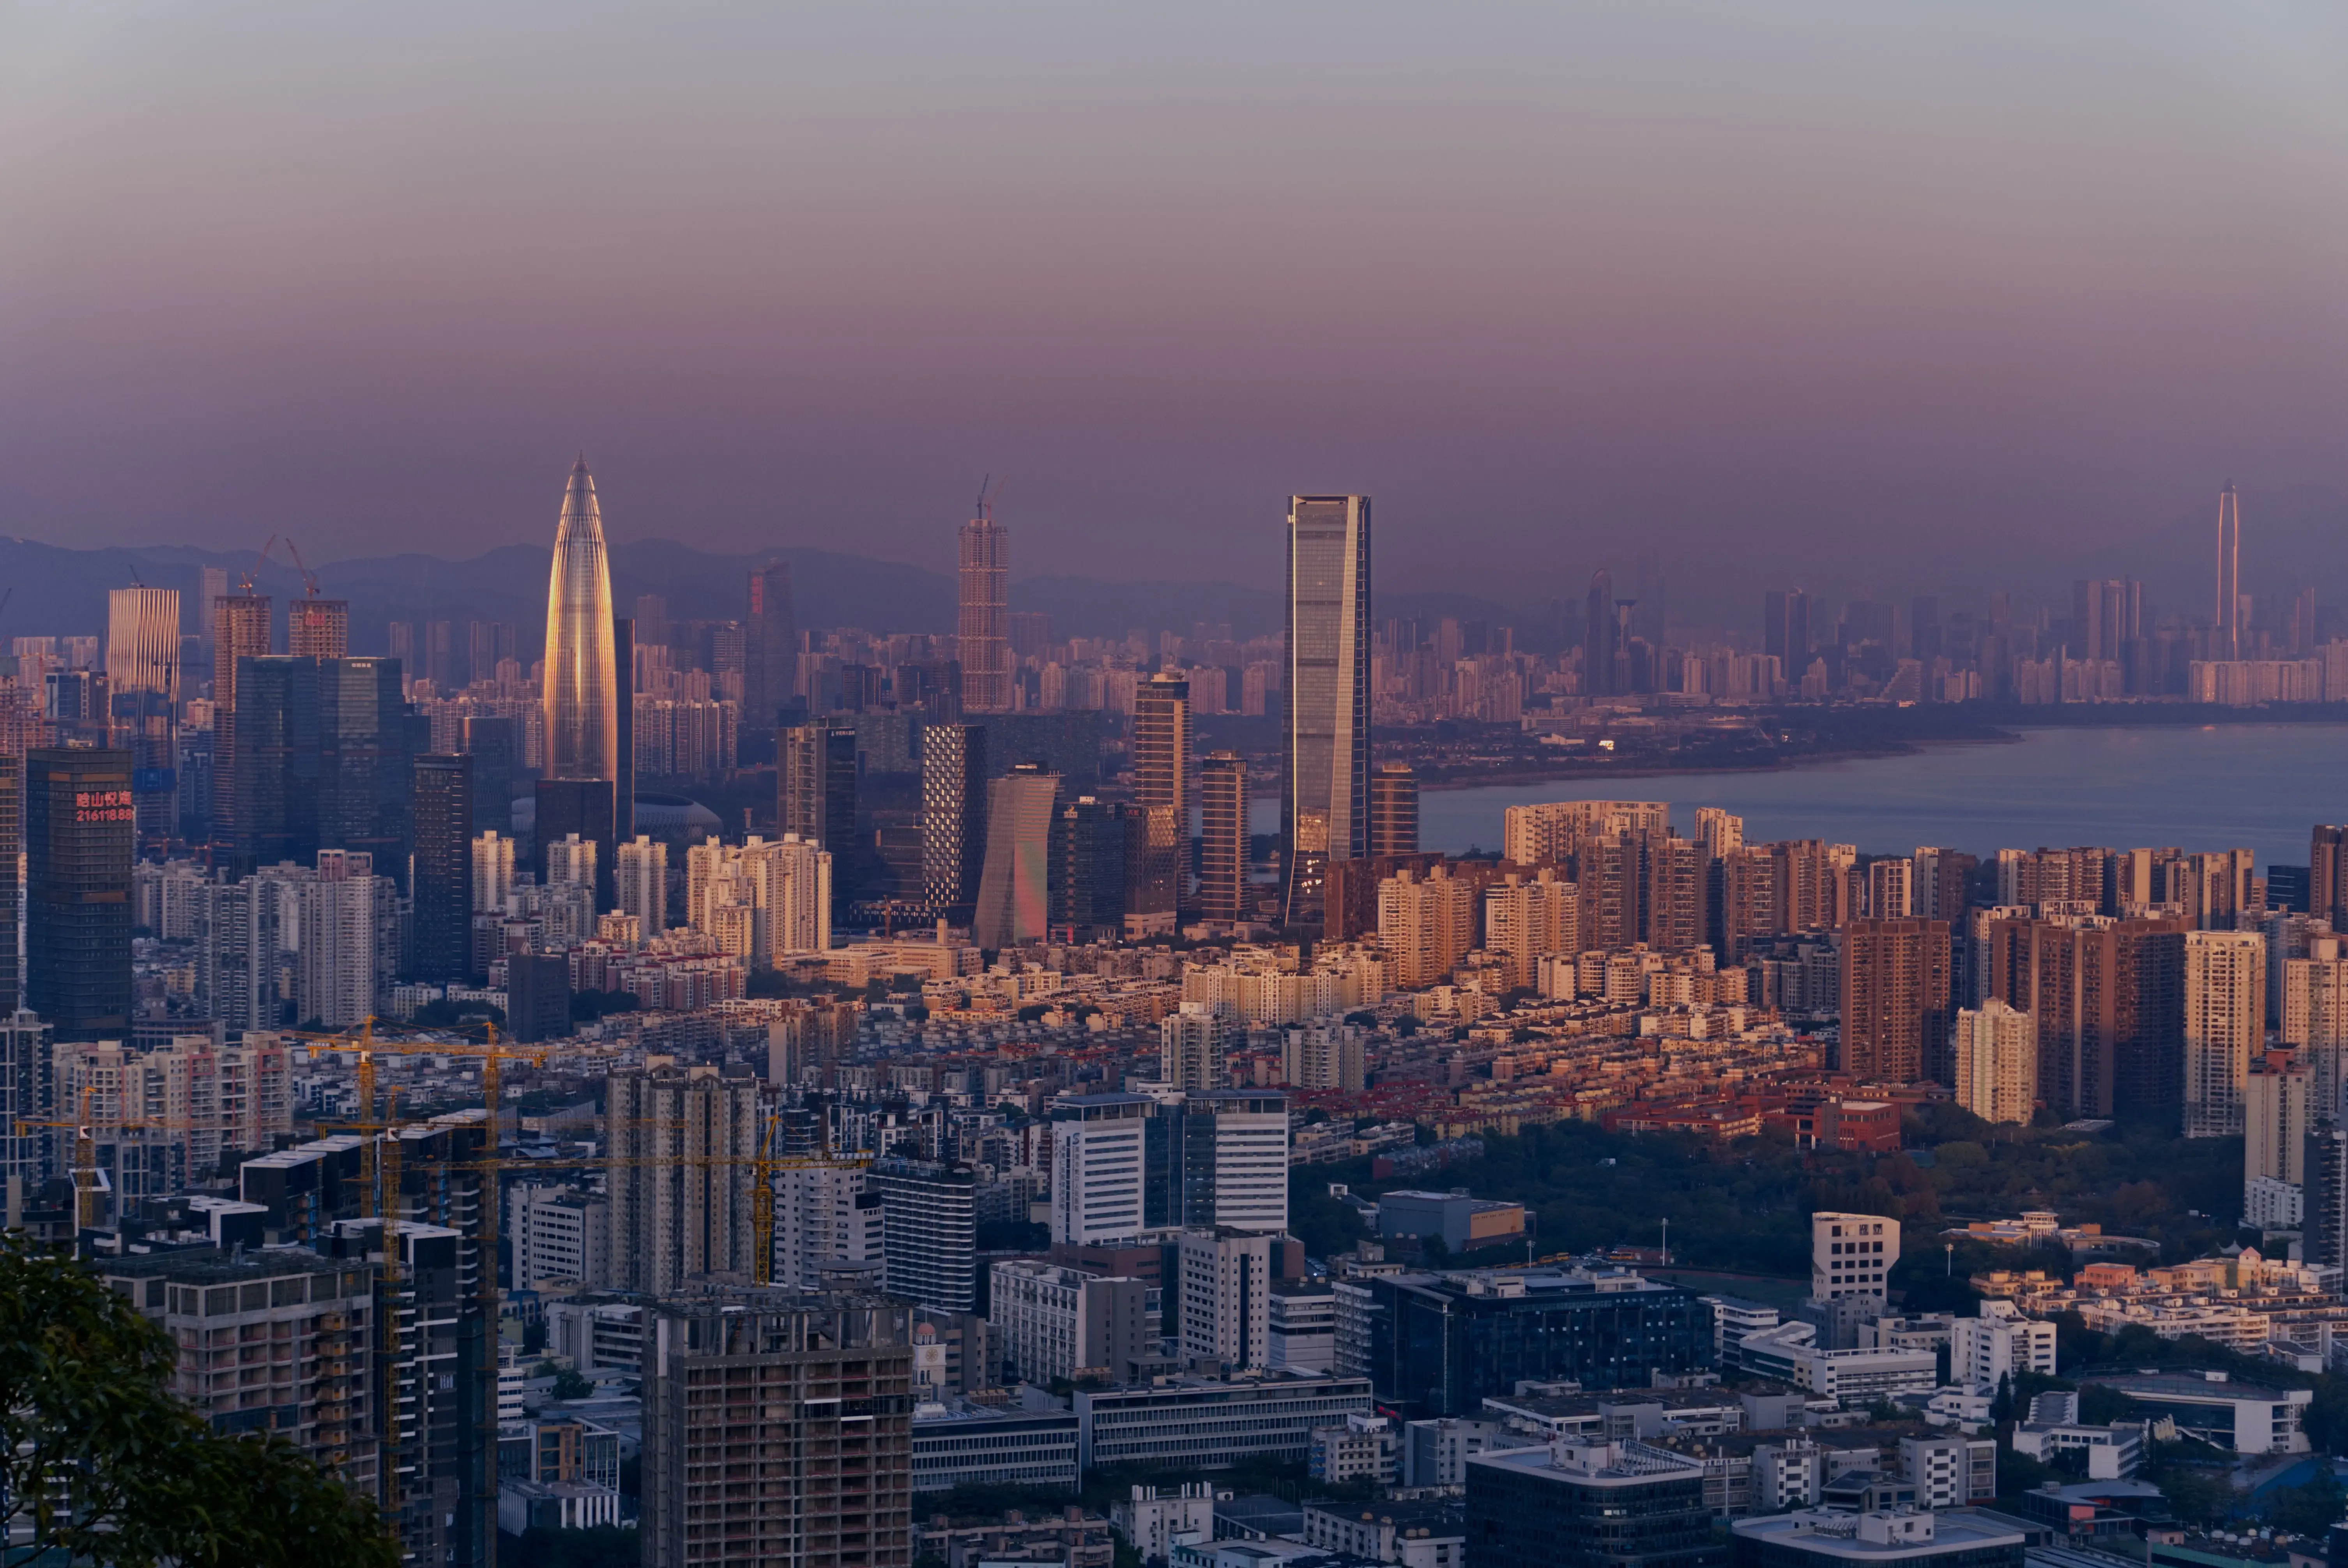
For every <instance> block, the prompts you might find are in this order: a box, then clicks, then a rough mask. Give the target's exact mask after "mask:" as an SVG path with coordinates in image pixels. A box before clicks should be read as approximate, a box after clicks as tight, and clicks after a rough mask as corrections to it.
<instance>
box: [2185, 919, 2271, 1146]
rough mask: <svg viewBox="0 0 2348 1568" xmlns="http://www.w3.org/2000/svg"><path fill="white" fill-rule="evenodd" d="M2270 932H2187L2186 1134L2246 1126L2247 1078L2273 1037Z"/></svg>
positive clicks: (2220, 1133)
mask: <svg viewBox="0 0 2348 1568" xmlns="http://www.w3.org/2000/svg"><path fill="white" fill-rule="evenodd" d="M2266 948H2267V945H2266V939H2265V938H2262V937H2260V935H2259V934H2258V933H2257V932H2255V931H2188V932H2187V933H2186V934H2185V1135H2186V1136H2187V1137H2188V1138H2225V1137H2230V1136H2231V1135H2232V1134H2234V1133H2237V1132H2240V1131H2241V1130H2242V1081H2243V1080H2244V1079H2245V1078H2247V1077H2248V1076H2249V1074H2250V1059H2251V1058H2252V1057H2253V1056H2255V1055H2257V1054H2258V1052H2259V1051H2260V1050H2262V1049H2263V1048H2264V1047H2265V1044H2266V1028H2267V951H2266Z"/></svg>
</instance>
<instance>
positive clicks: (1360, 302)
mask: <svg viewBox="0 0 2348 1568" xmlns="http://www.w3.org/2000/svg"><path fill="white" fill-rule="evenodd" d="M0 30H5V31H0V85H5V90H0V199H5V201H6V203H7V206H8V209H9V210H10V212H11V214H12V218H11V221H10V223H9V225H8V232H7V235H6V237H5V240H0V466H5V472H6V473H7V474H8V475H9V485H8V487H7V495H6V497H5V502H0V532H5V533H10V534H15V535H18V536H21V537H25V538H35V539H44V540H49V541H52V542H57V543H74V544H81V545H87V544H97V543H129V542H139V543H157V542H173V543H190V544H203V545H206V546H209V547H211V548H252V546H253V545H254V544H255V543H257V541H258V539H259V538H263V537H265V536H266V535H268V534H270V533H272V532H279V533H289V534H293V535H294V536H296V537H298V538H302V539H303V540H304V544H305V546H306V547H307V548H309V549H310V551H311V553H312V554H313V555H314V557H316V558H318V559H325V560H331V559H337V558H343V557H354V556H367V555H375V554H379V553H387V548H386V547H387V546H389V545H390V544H392V543H393V542H395V541H396V545H397V547H398V548H412V549H419V550H424V551H427V552H430V553H434V554H438V555H439V556H441V557H443V558H445V559H465V558H468V557H469V556H471V555H473V554H475V553H477V552H478V551H479V548H482V547H484V546H487V545H493V544H499V543H515V542H531V543H535V542H538V541H539V539H540V538H541V535H542V533H543V529H544V527H545V523H544V518H545V515H546V502H545V498H544V497H545V494H546V489H547V487H548V485H549V484H550V482H551V477H559V475H560V472H561V466H562V465H563V464H565V463H567V462H568V460H569V458H570V456H572V454H573V453H575V452H576V451H577V450H578V449H579V448H580V447H581V446H582V445H583V446H586V447H587V448H589V450H590V455H591V456H592V458H593V460H594V461H595V463H596V465H597V471H598V474H599V476H600V477H602V483H603V489H604V493H605V499H606V510H607V517H608V518H609V521H610V525H611V527H612V529H613V537H614V538H615V539H617V540H621V541H625V540H629V539H636V538H674V539H677V540H680V541H682V542H685V543H687V544H691V545H694V546H695V547H697V548H706V549H715V550H719V551H728V552H730V551H743V552H747V551H755V550H758V549H765V548H774V547H777V546H788V545H799V546H818V547H822V548H844V549H850V550H852V551H855V552H858V553H865V554H870V555H874V556H878V557H881V558H883V559H892V560H899V561H904V562H908V563H922V564H928V563H934V562H936V561H937V560H938V559H939V558H940V555H941V551H942V541H943V540H944V539H945V538H946V537H947V535H948V533H949V531H950V530H951V529H952V528H953V526H954V525H955V524H956V523H958V522H959V521H960V520H961V518H962V517H963V515H964V514H965V512H966V510H967V506H968V500H969V497H970V495H971V493H972V492H973V490H974V488H975V484H976V480H977V478H978V477H979V476H980V475H982V474H983V473H986V472H989V471H992V472H994V473H996V474H998V475H1005V476H1008V477H1009V480H1010V484H1009V487H1008V488H1007V490H1006V492H1005V495H1004V499H1003V510H1004V518H1005V519H1006V520H1008V521H1015V522H1016V523H1017V524H1018V526H1019V527H1020V528H1021V529H1022V530H1023V538H1024V539H1025V541H1026V546H1025V549H1024V550H1023V552H1022V558H1021V564H1020V566H1019V568H1018V569H1019V571H1020V572H1022V573H1023V574H1025V573H1030V572H1034V571H1036V570H1040V569H1042V567H1043V563H1045V562H1046V561H1048V562H1051V563H1053V565H1054V567H1055V568H1056V569H1059V570H1063V571H1071V572H1078V573H1084V574H1089V575H1095V576H1102V577H1110V578H1175V579H1230V580H1235V581H1242V582H1258V583H1267V584H1268V583H1269V582H1270V581H1271V579H1272V578H1273V576H1274V575H1275V573H1276V569H1277V565H1278V547H1277V533H1278V528H1277V520H1278V516H1279V508H1280V505H1281V498H1282V497H1284V496H1286V495H1289V494H1292V493H1295V492H1298V491H1313V490H1318V489H1344V490H1358V491H1365V492H1369V493H1373V494H1375V495H1377V496H1378V497H1380V500H1381V505H1382V508H1383V513H1384V516H1385V518H1387V519H1388V524H1387V532H1386V534H1385V539H1384V541H1383V545H1384V550H1385V555H1384V560H1385V565H1386V568H1387V570H1388V573H1389V580H1390V581H1394V582H1397V583H1399V582H1401V581H1403V580H1404V579H1406V578H1407V579H1410V580H1413V581H1415V582H1420V583H1425V584H1426V585H1429V586H1435V587H1441V588H1446V589H1455V590H1463V591H1464V590H1476V589H1490V587H1491V586H1492V585H1493V582H1494V580H1495V579H1500V578H1503V577H1506V578H1508V579H1510V581H1511V586H1512V588H1513V589H1515V597H1517V598H1519V599H1522V600H1533V599H1535V597H1536V596H1537V595H1541V594H1555V593H1560V592H1563V593H1572V592H1576V591H1578V590H1579V589H1580V587H1581V583H1582V581H1583V580H1584V579H1586V576H1587V573H1588V571H1589V570H1590V569H1591V568H1592V567H1595V566H1598V565H1612V566H1613V567H1614V568H1615V569H1616V570H1617V571H1618V572H1619V571H1621V570H1622V569H1624V568H1625V567H1626V566H1627V564H1628V563H1627V559H1626V557H1627V552H1626V551H1625V550H1624V549H1623V548H1622V540H1623V539H1624V538H1627V537H1630V536H1632V535H1635V536H1636V537H1637V538H1638V539H1639V540H1640V541H1641V543H1642V545H1643V547H1646V548H1662V549H1663V550H1666V551H1668V552H1670V553H1671V554H1672V555H1673V557H1674V558H1675V563H1676V564H1677V565H1679V567H1680V571H1679V573H1678V581H1677V585H1676V588H1677V596H1678V600H1679V602H1680V604H1681V605H1682V607H1683V608H1684V610H1686V611H1688V612H1689V613H1691V614H1702V615H1705V616H1707V617H1709V618H1711V619H1714V620H1718V621H1720V622H1721V623H1723V624H1725V623H1726V622H1727V621H1728V620H1729V619H1730V617H1731V616H1732V614H1734V615H1736V616H1740V617H1741V616H1742V614H1743V613H1744V609H1743V606H1744V598H1743V595H1742V593H1741V592H1737V591H1735V590H1736V589H1739V588H1741V586H1742V579H1744V577H1745V576H1746V574H1748V573H1750V572H1753V571H1756V570H1763V569H1769V570H1772V571H1777V570H1786V569H1790V570H1791V571H1792V573H1793V575H1795V576H1797V577H1799V578H1801V579H1804V580H1807V581H1808V582H1809V583H1810V585H1811V586H1812V587H1813V589H1818V590H1823V591H1828V592H1832V593H1852V594H1859V593H1873V594H1879V595H1882V596H1885V597H1892V596H1898V595H1904V594H1906V593H1910V592H1915V591H1925V590H1927V589H1938V590H1940V591H1942V592H1944V593H1948V592H1952V591H1963V592H1969V593H1974V594H1985V593H1987V592H1989V591H1991V590H1993V589H1999V588H2012V589H2016V590H2017V591H2020V592H2022V593H2024V595H2025V596H2028V595H2032V594H2034V593H2036V592H2039V591H2045V592H2048V593H2051V594H2059V593H2060V592H2061V590H2062V589H2063V587H2064V584H2065V581H2066V580H2067V579H2068V578H2069V577H2071V576H2074V575H2090V574H2094V575H2104V574H2111V573H2117V572H2120V571H2122V570H2127V571H2130V572H2131V573H2132V574H2133V575H2140V576H2147V577H2151V578H2153V579H2154V586H2155V589H2156V591H2157V593H2158V594H2159V596H2160V597H2161V599H2162V600H2163V601H2164V602H2166V601H2168V600H2169V599H2170V598H2171V597H2172V596H2173V595H2177V594H2181V593H2182V591H2183V590H2184V589H2185V587H2186V584H2185V582H2184V581H2183V580H2178V581H2177V582H2175V583H2174V584H2171V583H2169V582H2167V581H2165V580H2163V579H2165V578H2168V577H2172V576H2173V577H2178V578H2179V579H2181V578H2182V575H2183V573H2184V572H2186V571H2187V570H2188V569H2199V564H2200V555H2201V552H2200V551H2199V548H2194V546H2195V545H2197V544H2198V538H2199V525H2201V524H2202V523H2203V522H2204V521H2205V520H2206V518H2207V517H2208V515H2209V497H2212V496H2214V494H2215V492H2216V490H2217V487H2219V485H2220V484H2221V483H2223V482H2224V481H2225V480H2227V479H2229V478H2232V479H2234V480H2236V481H2238V482H2239V483H2240V485H2241V486H2242V487H2243V492H2244V495H2245V497H2246V510H2248V511H2249V512H2250V514H2251V515H2252V516H2253V518H2258V519H2260V520H2262V521H2263V522H2264V523H2265V524H2266V526H2267V527H2268V528H2269V530H2270V531H2269V538H2271V539H2274V540H2279V541H2288V545H2287V548H2282V549H2273V550H2270V551H2269V552H2268V553H2267V555H2265V556H2264V557H2262V558H2260V559H2256V560H2254V562H2253V565H2252V569H2251V570H2252V581H2253V583H2254V585H2255V586H2257V587H2259V588H2260V589H2262V590H2268V591H2282V590H2284V589H2287V588H2288V587H2289V586H2291V583H2290V582H2288V581H2286V580H2285V579H2286V578H2288V577H2290V576H2291V574H2299V575H2302V576H2312V577H2314V578H2317V579H2322V580H2324V581H2325V582H2326V583H2327V584H2329V583H2330V582H2332V581H2335V580H2338V579H2339V578H2340V576H2341V568H2342V566H2343V559H2342V555H2341V552H2340V550H2339V548H2338V546H2337V544H2336V540H2337V539H2338V538H2339V537H2340V534H2341V530H2342V526H2343V524H2348V500H2343V494H2348V458H2343V453H2344V452H2348V443H2343V440H2342V439H2341V436H2342V432H2343V415H2348V369H2343V366H2348V311H2343V306H2342V303H2341V299H2340V294H2339V291H2338V289H2337V286H2336V280H2337V278H2338V276H2339V275H2340V272H2341V269H2342V266H2343V262H2348V210H2343V208H2342V206H2341V204H2340V203H2339V202H2337V201H2336V200H2331V193H2332V192H2333V190H2335V189H2336V175H2337V170H2338V169H2339V167H2340V166H2341V162H2342V159H2343V157H2348V108H2343V98H2342V96H2341V94H2340V93H2339V92H2338V90H2337V89H2338V77H2337V72H2336V68H2335V67H2336V62H2337V61H2338V60H2339V58H2341V57H2342V55H2343V52H2348V22H2343V18H2342V16H2341V15H2340V14H2339V13H2338V12H2337V11H2336V10H2335V9H2333V8H2330V7H2323V6H2315V5H2298V6H2291V5H2277V6H2264V5H2261V6H2240V7H2235V6H2230V7H2227V8H2225V9H2224V10H2223V11H2222V12H2217V11H2211V10H2209V9H2206V8H2199V7H2191V6H2176V5H2168V6H2140V5H2078V6H2070V7H2065V8H2062V9H2060V10H2055V11H2050V10H2048V9H2046V8H2044V7H2041V6H2034V5H2005V4H1996V5H1967V6H1940V7H1909V8H1900V9H1887V8H1883V7H1879V6H1870V5H1820V4H1809V3H1804V4H1792V5H1773V6H1770V7H1767V8H1765V9H1754V8H1746V7H1726V6H1706V5H1644V6H1638V7H1625V8H1616V9H1601V8H1594V7H1571V8H1567V7H1530V6H1470V7H1466V8H1459V7H1443V8H1440V9H1439V10H1437V9H1427V8H1411V7H1403V6H1375V7H1352V6H1311V5H1308V6H1295V7H1283V8H1280V9H1278V10H1276V11H1264V10H1261V9H1257V8H1250V7H1233V6H1220V5H1198V6H1183V7H1169V8H1156V9H1131V8H1128V9H1121V10H1103V9H1099V8H1095V7H1086V6H1081V5H1023V6H1017V7H1011V8H1002V7H961V6H951V5H929V6H914V7H896V8H890V9H889V10H887V11H870V10H856V9H851V8H846V7H831V8H813V7H804V6H794V7H788V8H783V9H779V10H774V11H767V12H761V11H758V10H756V9H753V8H744V9H741V10H730V9H715V8H709V9H696V10H694V11H691V12H689V13H687V14H685V16H683V17H678V16H672V15H667V14H665V13H663V14H654V13H652V12H635V13H631V12H627V11H624V10H613V9H593V10H580V9H576V8H572V7H555V6H548V5H504V6H499V7H496V8H494V9H493V10H490V11H487V12H482V11H478V10H472V9H467V8H459V7H440V8H434V7H400V8H398V9H396V10H368V9H336V10H320V9H316V8H311V7H301V6H290V5H248V6H240V7H236V8H233V9H231V10H226V11H217V10H210V11H206V12H202V13H197V12H183V11H171V10H159V9H155V8H150V7H136V6H131V7H116V6H106V5H74V6H68V7H50V8H19V9H17V10H16V11H15V12H14V13H13V14H12V15H11V16H10V18H9V19H8V20H6V21H5V22H4V23H0ZM2188 524H2189V525H2190V527H2191V528H2192V529H2193V532H2192V534H2191V535H2190V536H2189V538H2188V534H2187V532H2186V529H2187V528H2188ZM1175 541H1179V544H1177V543H1175ZM1169 545H1173V547H1174V548H1169ZM2124 553H2134V554H2137V555H2139V556H2141V557H2144V558H2147V559H2137V560H2131V561H2125V562H2123V561H2120V560H2117V559H2116V557H2118V556H2119V555H2121V554H2124ZM2156 568H2157V570H2156ZM1926 579H1930V580H1929V581H1927V580H1926ZM2270 579H2271V580H2270ZM2195 586H2196V587H2197V588H2198V584H2196V585H2195ZM1528 590H1529V591H1528ZM2327 591H2336V590H2334V589H2329V588H2328V587H2327Z"/></svg>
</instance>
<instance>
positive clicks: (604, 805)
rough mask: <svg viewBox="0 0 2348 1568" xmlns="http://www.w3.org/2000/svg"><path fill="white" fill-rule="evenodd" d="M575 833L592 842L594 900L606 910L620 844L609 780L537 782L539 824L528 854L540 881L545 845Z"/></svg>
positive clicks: (557, 842)
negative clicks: (593, 846) (616, 835)
mask: <svg viewBox="0 0 2348 1568" xmlns="http://www.w3.org/2000/svg"><path fill="white" fill-rule="evenodd" d="M574 833H575V834H577V835H579V836H580V837H581V838H583V839H592V840H593V841H594V845H595V897H596V900H597V907H601V908H605V909H608V908H610V907H612V903H613V887H614V886H616V884H615V883H614V881H613V875H614V873H615V872H616V871H617V869H618V866H617V863H616V861H615V860H614V858H613V857H614V856H616V855H617V853H618V848H619V841H618V840H617V839H616V838H614V837H613V833H612V781H611V780H609V779H541V780H539V781H538V825H537V826H536V828H535V829H534V830H533V833H532V838H533V843H532V845H531V851H532V854H533V856H535V858H536V861H537V865H538V879H539V880H540V881H541V882H544V881H545V880H546V870H547V867H546V846H547V845H550V844H560V843H561V842H562V840H563V839H564V838H565V837H566V836H568V835H571V834H574Z"/></svg>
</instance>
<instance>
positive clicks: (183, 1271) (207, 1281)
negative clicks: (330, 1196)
mask: <svg viewBox="0 0 2348 1568" xmlns="http://www.w3.org/2000/svg"><path fill="white" fill-rule="evenodd" d="M358 1267H359V1266H358V1265H356V1264H355V1263H354V1262H352V1261H351V1260H350V1259H347V1258H343V1259H336V1258H330V1257H320V1256H319V1255H317V1254H316V1253H314V1252H308V1251H304V1250H301V1249H298V1248H294V1247H263V1248H261V1249H259V1250H256V1251H252V1252H247V1251H245V1250H244V1249H243V1248H242V1247H239V1248H237V1249H235V1250H233V1251H231V1252H221V1251H219V1250H217V1249H215V1248H211V1247H191V1248H189V1249H188V1250H186V1251H184V1252H164V1253H156V1254H153V1255H147V1256H139V1255H133V1256H130V1257H110V1258H107V1259H105V1260H104V1261H103V1263H101V1264H100V1265H98V1273H99V1274H100V1275H102V1276H107V1277H108V1278H131V1277H136V1278H139V1279H145V1278H149V1277H151V1276H156V1275H161V1276H164V1277H165V1278H167V1279H176V1280H180V1281H182V1282H184V1283H187V1284H191V1285H224V1284H227V1283H229V1282H231V1281H234V1280H250V1279H273V1278H283V1276H286V1275H289V1274H343V1273H346V1272H355V1271H356V1270H357V1269H358Z"/></svg>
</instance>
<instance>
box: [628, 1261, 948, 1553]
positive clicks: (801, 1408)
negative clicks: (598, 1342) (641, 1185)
mask: <svg viewBox="0 0 2348 1568" xmlns="http://www.w3.org/2000/svg"><path fill="white" fill-rule="evenodd" d="M644 1342H645V1348H646V1351H647V1354H646V1356H645V1358H644V1481H643V1486H644V1514H643V1520H642V1529H643V1533H644V1563H646V1564H647V1565H648V1568H698V1565H700V1564H704V1563H710V1564H715V1563H726V1562H730V1563H790V1564H793V1565H794V1568H906V1565H907V1564H908V1563H911V1560H912V1539H913V1532H912V1500H913V1435H912V1434H913V1417H912V1409H913V1397H914V1396H913V1348H912V1347H913V1310H912V1308H911V1307H908V1306H906V1305H905V1304H904V1303H903V1302H901V1301H895V1300H891V1298H890V1297H888V1296H880V1295H855V1296H847V1295H813V1294H808V1293H804V1292H800V1291H796V1290H769V1291H745V1290H736V1291H730V1292H722V1293H712V1294H709V1295H705V1296H690V1297H685V1298H680V1299H677V1300H674V1301H669V1302H664V1303H662V1304H661V1305H660V1306H659V1307H656V1308H652V1309H648V1311H647V1314H646V1322H645V1326H644ZM737 1395H739V1396H742V1397H743V1399H747V1404H744V1403H740V1402H737V1401H736V1396H737ZM744 1409H749V1410H754V1411H757V1412H759V1415H758V1416H754V1417H752V1418H750V1420H751V1423H752V1424H750V1425H747V1426H746V1425H744V1424H743V1418H742V1417H741V1416H740V1415H739V1414H738V1413H737V1412H739V1411H741V1410H744ZM746 1432H756V1433H757V1438H756V1439H755V1440H751V1441H749V1442H747V1445H746V1443H745V1441H744V1434H745V1433H746Z"/></svg>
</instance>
